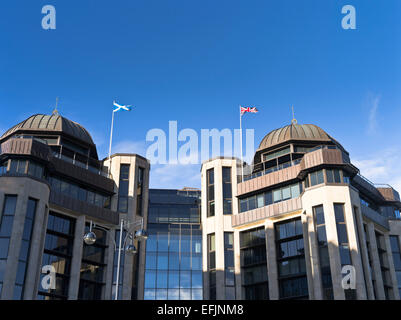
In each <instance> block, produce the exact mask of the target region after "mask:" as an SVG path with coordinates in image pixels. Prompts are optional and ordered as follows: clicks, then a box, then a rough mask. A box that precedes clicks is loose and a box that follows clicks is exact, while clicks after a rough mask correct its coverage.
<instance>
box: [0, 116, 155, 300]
mask: <svg viewBox="0 0 401 320" xmlns="http://www.w3.org/2000/svg"><path fill="white" fill-rule="evenodd" d="M149 169H150V165H149V162H148V161H147V159H145V158H143V157H141V156H139V155H136V154H114V155H112V156H111V157H110V158H107V159H104V160H99V159H98V154H97V150H96V146H95V144H94V142H93V140H92V138H91V136H90V134H89V133H88V131H87V130H86V129H85V128H84V127H82V126H81V125H79V124H78V123H76V122H74V121H71V120H69V119H66V118H65V117H62V116H60V115H59V114H58V113H57V112H54V113H53V114H52V115H42V114H37V115H33V116H31V117H29V118H28V119H26V120H24V121H22V122H21V123H19V124H17V125H15V126H14V127H12V128H11V129H9V130H8V131H6V132H5V133H4V134H3V135H2V136H1V138H0V210H1V211H0V298H1V299H15V300H20V299H29V300H33V299H44V300H50V299H57V300H59V299H71V300H75V299H90V300H94V299H95V300H96V299H113V298H114V297H115V293H116V283H117V265H118V261H117V257H118V254H117V252H118V251H117V250H116V249H118V247H119V242H120V241H119V239H120V237H119V226H120V221H121V220H123V221H124V231H123V234H124V236H123V237H122V238H123V240H125V244H124V245H127V246H128V245H131V247H130V248H131V251H133V250H132V248H133V247H132V245H135V246H136V247H137V253H136V254H134V255H129V254H128V252H127V253H126V252H125V251H123V252H122V255H121V259H120V261H121V263H120V266H121V267H120V270H119V280H118V283H119V284H120V285H119V295H118V297H117V298H119V299H135V298H138V299H141V298H143V272H144V263H145V250H144V242H139V243H138V238H134V236H133V235H134V234H135V233H136V232H137V230H140V229H141V228H143V227H144V226H146V224H147V207H148V185H149ZM90 229H91V230H90ZM89 231H92V232H94V233H95V234H96V239H95V240H96V241H95V242H94V243H93V244H91V245H87V244H86V243H85V242H84V241H83V238H84V235H85V234H87V233H88V232H89ZM89 240H90V239H89ZM49 277H50V278H49ZM53 280H55V281H53Z"/></svg>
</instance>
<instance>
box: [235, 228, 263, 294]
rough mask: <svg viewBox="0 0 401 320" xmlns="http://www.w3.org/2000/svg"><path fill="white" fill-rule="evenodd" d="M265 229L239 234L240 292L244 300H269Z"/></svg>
mask: <svg viewBox="0 0 401 320" xmlns="http://www.w3.org/2000/svg"><path fill="white" fill-rule="evenodd" d="M265 237H266V236H265V228H264V227H260V228H256V229H251V230H246V231H242V232H240V252H241V276H242V290H243V293H244V298H245V300H267V299H269V285H268V276H267V261H266V240H265Z"/></svg>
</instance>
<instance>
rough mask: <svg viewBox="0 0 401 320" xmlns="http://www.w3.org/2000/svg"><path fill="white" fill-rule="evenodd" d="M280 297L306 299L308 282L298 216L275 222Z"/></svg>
mask: <svg viewBox="0 0 401 320" xmlns="http://www.w3.org/2000/svg"><path fill="white" fill-rule="evenodd" d="M275 232H276V248H277V250H276V252H277V253H278V254H277V266H278V273H279V292H280V299H307V298H308V296H309V293H308V282H307V276H306V263H305V252H304V240H303V231H302V222H301V219H300V218H297V219H291V220H287V221H284V222H279V223H276V224H275Z"/></svg>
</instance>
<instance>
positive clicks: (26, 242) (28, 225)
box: [14, 198, 37, 300]
mask: <svg viewBox="0 0 401 320" xmlns="http://www.w3.org/2000/svg"><path fill="white" fill-rule="evenodd" d="M36 206H37V200H34V199H31V198H30V199H28V204H27V211H26V215H25V222H24V231H23V233H22V241H21V248H20V254H19V259H18V267H17V277H16V280H15V285H14V300H21V299H22V298H23V293H24V284H25V274H26V270H27V265H28V257H29V251H30V245H31V235H32V230H33V223H34V221H35V213H36Z"/></svg>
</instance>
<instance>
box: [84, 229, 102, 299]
mask: <svg viewBox="0 0 401 320" xmlns="http://www.w3.org/2000/svg"><path fill="white" fill-rule="evenodd" d="M87 232H89V224H87V225H86V227H85V234H86V233H87ZM92 232H94V233H95V234H96V242H95V243H94V244H92V245H87V244H85V243H84V244H83V252H82V262H81V275H80V281H79V293H78V299H80V300H100V299H102V290H103V286H104V285H105V280H104V271H105V267H106V265H105V260H104V259H105V251H106V248H107V231H105V230H99V229H92Z"/></svg>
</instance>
